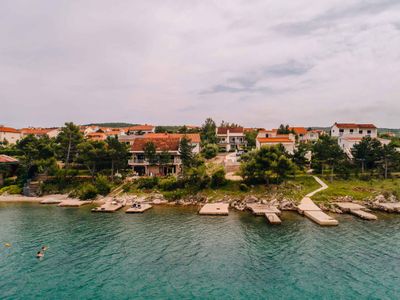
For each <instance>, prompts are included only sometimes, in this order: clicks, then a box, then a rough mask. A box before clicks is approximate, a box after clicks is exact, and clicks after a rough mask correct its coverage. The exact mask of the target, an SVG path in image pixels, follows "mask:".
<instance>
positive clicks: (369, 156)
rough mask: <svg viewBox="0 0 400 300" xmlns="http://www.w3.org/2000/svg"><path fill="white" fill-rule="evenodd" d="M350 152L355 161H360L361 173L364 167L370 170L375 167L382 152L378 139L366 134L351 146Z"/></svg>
mask: <svg viewBox="0 0 400 300" xmlns="http://www.w3.org/2000/svg"><path fill="white" fill-rule="evenodd" d="M351 154H352V155H353V157H354V160H355V161H357V162H360V164H361V173H364V171H365V170H366V169H370V170H372V169H374V168H376V167H377V165H378V161H379V158H380V156H381V154H382V144H381V142H380V141H379V140H377V139H373V138H371V137H369V136H366V137H364V138H363V139H362V140H361V142H359V143H357V144H355V145H354V146H353V148H352V149H351Z"/></svg>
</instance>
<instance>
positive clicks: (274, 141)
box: [257, 137, 294, 144]
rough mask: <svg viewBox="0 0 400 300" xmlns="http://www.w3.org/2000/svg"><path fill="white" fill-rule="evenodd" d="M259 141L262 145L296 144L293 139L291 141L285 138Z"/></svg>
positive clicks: (261, 139) (260, 139) (259, 139)
mask: <svg viewBox="0 0 400 300" xmlns="http://www.w3.org/2000/svg"><path fill="white" fill-rule="evenodd" d="M257 140H258V141H259V142H260V143H261V144H269V143H294V142H293V141H292V140H291V139H289V138H284V137H272V138H257Z"/></svg>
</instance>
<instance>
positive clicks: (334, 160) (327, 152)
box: [312, 135, 347, 181]
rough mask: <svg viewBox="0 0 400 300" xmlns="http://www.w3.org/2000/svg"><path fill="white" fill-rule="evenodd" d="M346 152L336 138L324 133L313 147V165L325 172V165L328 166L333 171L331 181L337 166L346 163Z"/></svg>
mask: <svg viewBox="0 0 400 300" xmlns="http://www.w3.org/2000/svg"><path fill="white" fill-rule="evenodd" d="M346 160H347V159H346V154H345V153H344V152H343V150H342V149H341V148H340V146H339V145H338V142H337V140H336V139H334V138H332V137H330V136H328V135H323V136H321V137H320V139H319V140H318V141H317V142H316V143H315V144H314V145H313V147H312V166H313V168H315V169H318V170H320V172H322V173H323V170H324V166H328V167H329V169H330V171H331V181H333V175H334V171H335V168H336V167H338V166H340V165H342V166H343V164H344V162H345V161H346Z"/></svg>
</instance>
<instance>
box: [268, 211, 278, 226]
mask: <svg viewBox="0 0 400 300" xmlns="http://www.w3.org/2000/svg"><path fill="white" fill-rule="evenodd" d="M265 217H266V218H267V220H268V222H269V223H270V224H273V225H279V224H282V221H281V219H280V218H279V217H278V215H277V214H274V213H265Z"/></svg>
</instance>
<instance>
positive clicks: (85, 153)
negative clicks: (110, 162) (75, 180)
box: [77, 140, 108, 181]
mask: <svg viewBox="0 0 400 300" xmlns="http://www.w3.org/2000/svg"><path fill="white" fill-rule="evenodd" d="M77 151H78V152H77V153H78V156H77V160H78V162H79V163H81V164H83V165H84V166H85V167H86V168H87V169H88V171H89V172H90V175H91V176H92V180H93V181H94V178H95V175H96V172H97V171H98V170H99V169H100V167H101V166H102V165H103V166H104V162H105V161H107V158H108V157H107V149H106V143H105V142H103V141H90V140H89V141H84V142H82V143H80V144H79V145H78V147H77Z"/></svg>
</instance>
